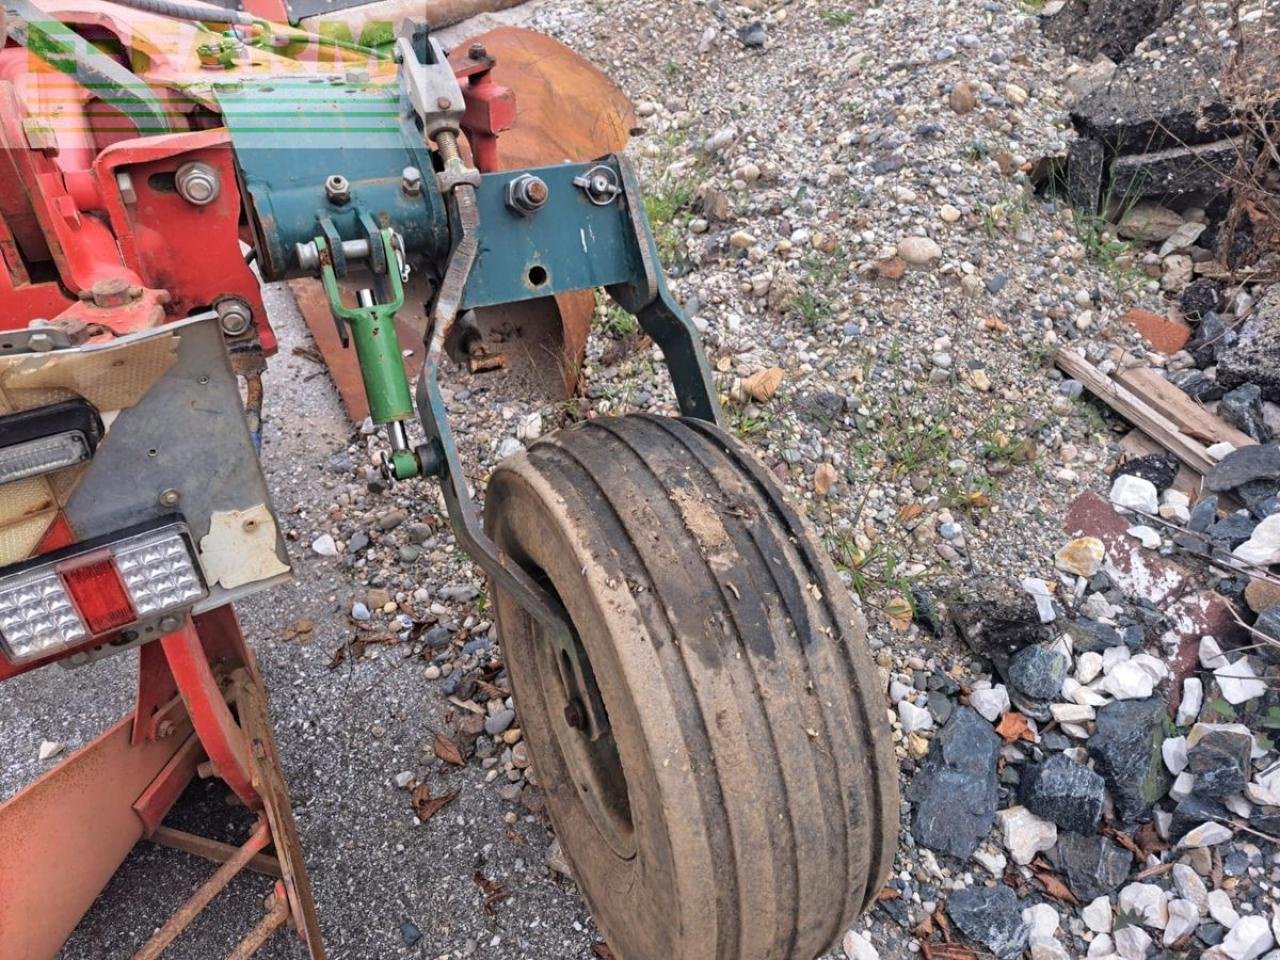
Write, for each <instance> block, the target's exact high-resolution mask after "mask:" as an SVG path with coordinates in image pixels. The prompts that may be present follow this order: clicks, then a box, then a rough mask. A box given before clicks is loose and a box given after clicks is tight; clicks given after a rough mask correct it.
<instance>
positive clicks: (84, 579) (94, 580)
mask: <svg viewBox="0 0 1280 960" xmlns="http://www.w3.org/2000/svg"><path fill="white" fill-rule="evenodd" d="M57 570H58V574H59V576H61V577H62V582H63V583H65V584H66V587H67V592H68V593H70V594H71V598H72V600H73V601H75V605H76V607H77V608H78V609H79V610H80V616H82V617H84V621H85V623H86V624H87V625H88V627H89V630H90V632H92V633H94V634H99V633H106V632H107V631H108V630H115V629H117V628H118V627H123V626H124V625H125V624H129V623H133V621H134V620H136V619H137V618H138V615H137V613H136V612H135V611H134V609H133V603H132V602H131V601H130V599H129V593H128V591H127V590H125V586H124V582H123V581H122V580H121V579H120V573H119V571H117V570H116V565H115V560H114V558H113V557H112V555H111V551H110V550H102V551H100V552H98V553H92V554H89V555H88V556H85V557H77V558H76V559H74V560H69V561H67V562H66V563H62V564H59V565H58V568H57Z"/></svg>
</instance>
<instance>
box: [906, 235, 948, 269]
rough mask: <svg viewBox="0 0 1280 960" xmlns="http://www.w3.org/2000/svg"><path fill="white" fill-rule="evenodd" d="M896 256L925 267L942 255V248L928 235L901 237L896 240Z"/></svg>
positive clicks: (914, 264)
mask: <svg viewBox="0 0 1280 960" xmlns="http://www.w3.org/2000/svg"><path fill="white" fill-rule="evenodd" d="M898 256H900V257H901V258H902V259H903V260H905V261H907V263H909V264H911V265H912V266H916V267H925V266H928V265H929V264H930V263H932V262H933V261H934V260H937V259H938V258H939V257H941V256H942V248H941V247H940V246H938V245H937V243H935V242H934V241H933V240H930V239H929V238H928V237H903V238H902V239H901V240H899V241H898Z"/></svg>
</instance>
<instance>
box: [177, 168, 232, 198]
mask: <svg viewBox="0 0 1280 960" xmlns="http://www.w3.org/2000/svg"><path fill="white" fill-rule="evenodd" d="M173 182H174V185H175V186H176V187H177V189H178V195H179V196H180V197H182V199H183V200H185V201H187V203H190V204H192V205H194V206H197V207H203V206H206V205H208V204H210V203H213V201H215V200H217V199H218V194H219V193H221V192H222V179H221V178H220V177H219V176H218V171H217V170H215V169H213V167H211V166H209V164H207V163H200V162H199V161H192V162H191V163H184V164H183V165H182V166H180V167H179V168H178V172H177V173H175V174H174V176H173Z"/></svg>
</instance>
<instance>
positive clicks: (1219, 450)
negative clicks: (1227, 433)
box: [1204, 440, 1236, 460]
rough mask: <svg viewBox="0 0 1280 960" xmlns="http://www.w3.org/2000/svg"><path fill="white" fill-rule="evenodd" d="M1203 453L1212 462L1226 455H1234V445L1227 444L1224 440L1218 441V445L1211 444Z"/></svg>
mask: <svg viewBox="0 0 1280 960" xmlns="http://www.w3.org/2000/svg"><path fill="white" fill-rule="evenodd" d="M1204 452H1205V453H1207V454H1208V455H1209V456H1210V457H1212V458H1213V459H1214V460H1221V459H1222V458H1223V457H1225V456H1226V455H1227V454H1228V453H1235V452H1236V445H1235V444H1234V443H1228V442H1227V441H1226V440H1220V441H1219V442H1218V443H1211V444H1210V445H1209V446H1207V447H1205V448H1204Z"/></svg>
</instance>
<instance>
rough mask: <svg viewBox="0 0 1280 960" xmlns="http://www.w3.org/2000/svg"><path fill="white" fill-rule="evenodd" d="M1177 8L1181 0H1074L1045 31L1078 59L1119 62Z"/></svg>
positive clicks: (1049, 23) (1047, 25)
mask: <svg viewBox="0 0 1280 960" xmlns="http://www.w3.org/2000/svg"><path fill="white" fill-rule="evenodd" d="M1177 9H1178V0H1091V2H1089V0H1071V2H1070V3H1068V4H1066V6H1064V7H1063V8H1062V10H1061V11H1060V12H1059V13H1057V14H1056V15H1054V16H1053V17H1051V18H1049V19H1048V20H1047V22H1046V23H1045V24H1044V32H1045V33H1046V34H1047V35H1048V36H1050V37H1051V38H1053V39H1054V40H1056V41H1057V42H1058V43H1060V44H1062V45H1063V46H1064V47H1066V48H1067V50H1068V51H1069V52H1070V53H1073V54H1075V55H1076V56H1077V57H1081V58H1082V59H1085V60H1094V59H1096V58H1097V57H1098V55H1099V54H1104V55H1106V56H1107V57H1109V58H1110V59H1112V60H1114V61H1115V62H1116V63H1120V62H1122V61H1123V60H1124V59H1125V58H1126V57H1128V56H1129V54H1131V53H1132V52H1133V48H1134V47H1136V46H1137V45H1138V44H1139V42H1141V41H1142V40H1143V38H1145V37H1146V36H1147V35H1148V34H1150V33H1152V32H1153V31H1154V30H1156V29H1157V28H1158V27H1159V26H1160V25H1161V24H1162V23H1164V22H1165V21H1166V20H1168V19H1169V17H1171V16H1172V15H1173V13H1174V11H1176V10H1177Z"/></svg>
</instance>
